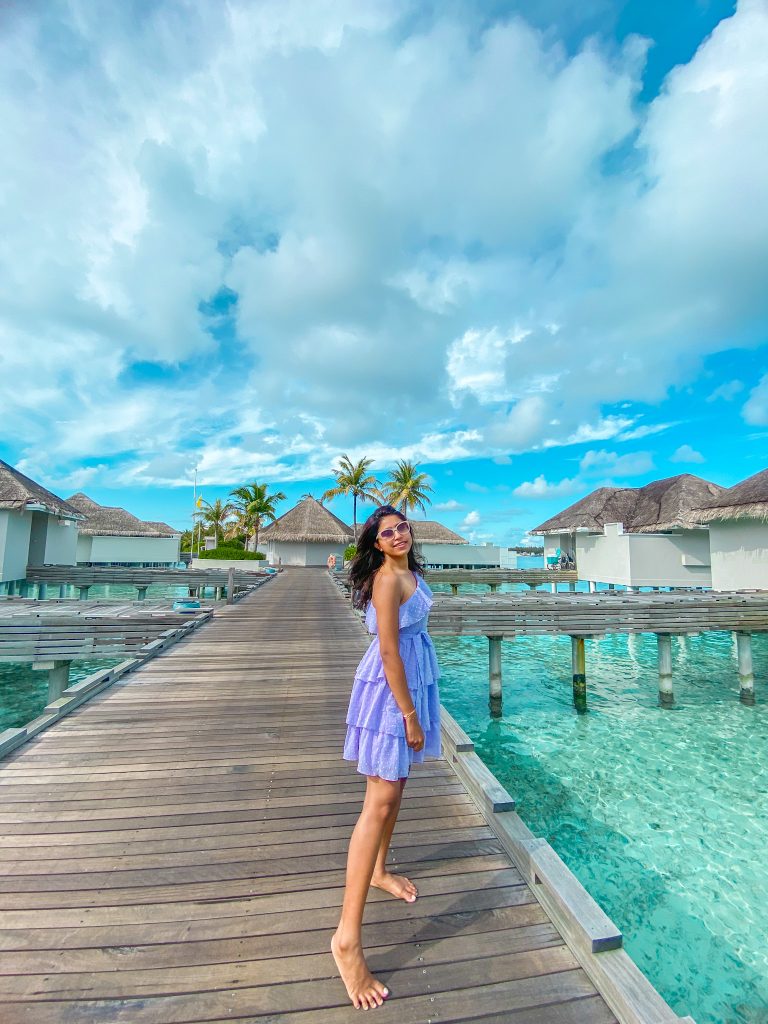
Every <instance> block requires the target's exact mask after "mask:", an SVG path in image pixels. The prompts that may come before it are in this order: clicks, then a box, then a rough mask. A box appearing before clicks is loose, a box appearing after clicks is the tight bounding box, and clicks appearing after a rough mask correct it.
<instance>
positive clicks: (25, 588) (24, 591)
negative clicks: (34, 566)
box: [19, 580, 29, 597]
mask: <svg viewBox="0 0 768 1024" xmlns="http://www.w3.org/2000/svg"><path fill="white" fill-rule="evenodd" d="M19 595H20V596H21V597H29V584H28V583H27V581H26V580H22V581H21V583H20V584H19Z"/></svg>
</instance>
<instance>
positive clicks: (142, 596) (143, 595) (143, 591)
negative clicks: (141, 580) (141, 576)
mask: <svg viewBox="0 0 768 1024" xmlns="http://www.w3.org/2000/svg"><path fill="white" fill-rule="evenodd" d="M136 590H137V591H138V594H139V598H138V599H139V601H146V599H147V587H137V588H136Z"/></svg>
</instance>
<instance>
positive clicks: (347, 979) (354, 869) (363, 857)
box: [331, 776, 401, 1010]
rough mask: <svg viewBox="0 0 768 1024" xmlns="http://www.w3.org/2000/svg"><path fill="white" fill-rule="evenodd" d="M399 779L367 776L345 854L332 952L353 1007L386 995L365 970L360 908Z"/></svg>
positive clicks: (367, 1004)
mask: <svg viewBox="0 0 768 1024" xmlns="http://www.w3.org/2000/svg"><path fill="white" fill-rule="evenodd" d="M400 794H401V787H400V783H399V782H389V781H388V780H387V779H379V778H373V777H370V776H369V778H368V785H367V787H366V790H365V800H364V801H363V809H362V811H361V812H360V817H359V818H358V819H357V824H356V825H355V828H354V831H353V832H352V838H351V839H350V841H349V852H348V854H347V879H346V887H345V889H344V904H343V906H342V909H341V920H340V921H339V927H338V928H337V929H336V932H335V934H334V936H333V939H332V940H331V951H332V953H333V957H334V959H335V961H336V966H337V967H338V968H339V973H340V974H341V980H342V981H343V982H344V984H345V985H346V987H347V992H348V993H349V998H350V999H351V1000H352V1002H353V1004H354V1006H355V1008H356V1009H359V1008H360V1007H362V1008H363V1009H365V1010H367V1009H368V1008H369V1007H373V1006H381V1004H382V1002H383V1001H384V998H385V997H386V996H387V995H388V994H389V993H388V991H387V989H386V987H385V986H384V985H382V983H381V982H380V981H377V980H376V978H374V977H373V975H372V974H371V972H370V971H369V970H368V965H367V964H366V962H365V957H364V956H363V939H362V928H363V911H364V909H365V900H366V897H367V895H368V888H369V886H370V884H371V876H372V875H373V868H374V865H375V863H376V856H377V854H378V851H379V848H380V846H381V840H382V836H383V834H384V828H385V826H386V824H387V822H388V821H389V818H390V816H391V814H392V810H393V808H395V807H396V806H397V805H398V804H399V801H400Z"/></svg>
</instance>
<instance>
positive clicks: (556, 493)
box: [512, 473, 582, 498]
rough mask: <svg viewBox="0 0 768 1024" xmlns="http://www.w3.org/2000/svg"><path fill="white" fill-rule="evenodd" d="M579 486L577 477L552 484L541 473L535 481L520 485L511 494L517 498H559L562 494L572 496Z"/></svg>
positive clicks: (579, 482)
mask: <svg viewBox="0 0 768 1024" xmlns="http://www.w3.org/2000/svg"><path fill="white" fill-rule="evenodd" d="M581 486H582V484H581V481H580V480H579V479H578V478H577V477H574V478H573V479H570V480H569V479H564V480H560V481H558V482H557V483H554V482H550V481H549V480H547V479H546V477H545V476H544V474H543V473H542V474H541V476H537V477H536V479H535V480H531V481H526V482H525V483H522V484H520V485H519V486H518V487H516V488H515V489H514V491H513V492H512V493H513V494H515V495H517V497H519V498H559V497H561V496H562V495H564V494H573V492H574V491H576V490H578V489H579V488H580V487H581Z"/></svg>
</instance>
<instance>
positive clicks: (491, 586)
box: [488, 583, 499, 594]
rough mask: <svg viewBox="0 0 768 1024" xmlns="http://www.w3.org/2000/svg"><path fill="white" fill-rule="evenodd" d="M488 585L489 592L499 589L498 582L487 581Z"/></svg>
mask: <svg viewBox="0 0 768 1024" xmlns="http://www.w3.org/2000/svg"><path fill="white" fill-rule="evenodd" d="M488 586H489V587H490V588H491V593H492V594H495V593H496V592H497V590H498V589H499V584H498V583H489V584H488Z"/></svg>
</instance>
